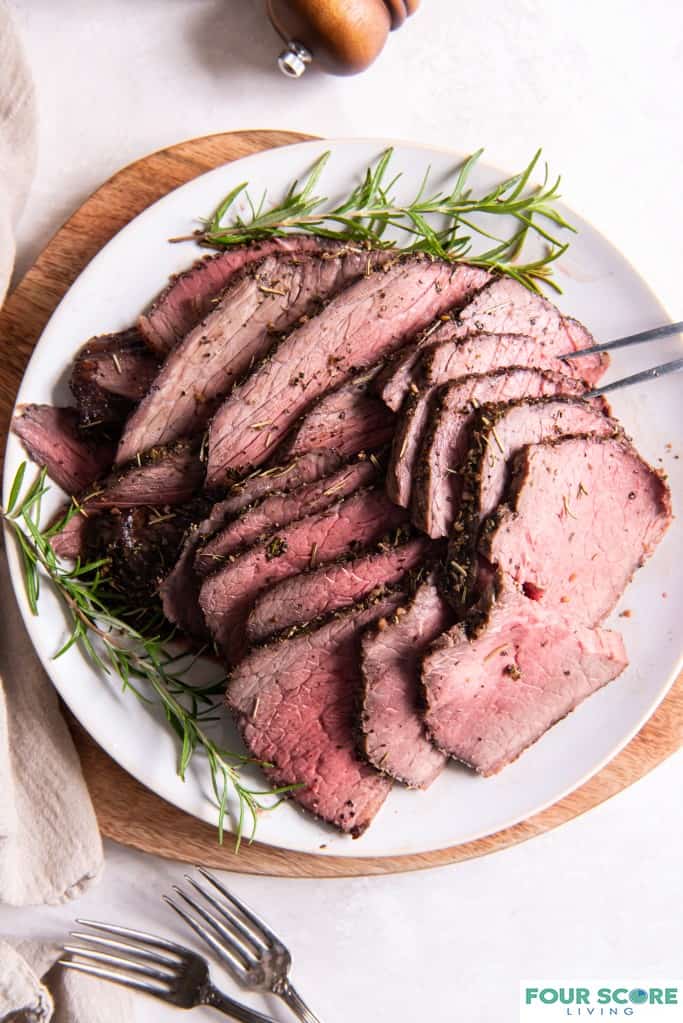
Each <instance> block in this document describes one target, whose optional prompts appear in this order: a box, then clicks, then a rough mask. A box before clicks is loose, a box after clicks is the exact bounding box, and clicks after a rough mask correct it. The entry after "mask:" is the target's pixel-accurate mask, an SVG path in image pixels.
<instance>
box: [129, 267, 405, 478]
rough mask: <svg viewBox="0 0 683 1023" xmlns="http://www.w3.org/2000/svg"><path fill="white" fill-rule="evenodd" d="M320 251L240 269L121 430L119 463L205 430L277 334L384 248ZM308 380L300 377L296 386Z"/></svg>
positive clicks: (314, 307) (362, 269)
mask: <svg viewBox="0 0 683 1023" xmlns="http://www.w3.org/2000/svg"><path fill="white" fill-rule="evenodd" d="M341 252H342V253H343V254H341V255H339V256H334V257H333V258H328V259H325V258H324V257H323V256H304V257H303V258H301V259H293V258H292V257H291V256H289V255H271V256H268V257H267V258H266V259H265V260H263V262H261V263H257V264H255V265H254V266H249V267H247V269H246V270H243V271H241V272H240V274H239V276H238V277H237V278H236V279H235V281H234V282H233V283H232V284H231V286H230V287H229V288H228V289H227V290H226V291H225V292H224V293H223V294H222V296H221V298H220V301H219V302H217V304H216V305H215V306H214V307H213V309H212V311H211V312H210V313H208V315H207V316H206V317H205V318H204V319H203V320H201V321H200V323H198V324H197V326H196V327H195V328H194V329H193V330H191V331H190V333H189V334H188V335H187V336H186V337H185V338H184V339H183V340H182V341H181V342H180V344H178V345H177V346H176V347H175V348H174V349H173V350H172V351H171V352H170V354H169V355H168V357H167V359H166V362H165V363H164V365H163V367H162V369H161V371H160V373H159V374H158V376H157V378H156V380H155V381H154V384H153V385H152V388H151V390H150V391H149V393H148V395H147V397H146V398H144V399H143V401H142V402H141V403H140V405H139V406H138V408H137V409H136V411H135V412H134V413H133V415H132V416H131V417H130V419H129V420H128V422H127V423H126V426H125V428H124V431H123V435H122V437H121V442H120V444H119V449H118V452H117V456H116V457H117V460H118V462H119V463H121V462H126V461H128V460H129V459H131V458H134V457H135V456H136V455H137V454H138V452H141V451H147V450H149V448H151V447H154V445H156V444H168V443H169V442H171V441H173V440H176V439H177V438H179V437H185V436H191V435H193V434H197V433H198V432H200V431H201V430H202V429H203V427H204V426H205V425H206V423H207V422H208V421H209V419H210V418H211V416H212V414H213V412H214V411H215V409H216V408H217V407H218V405H219V404H220V402H221V400H222V399H223V398H224V397H225V396H226V395H227V394H228V392H229V391H230V389H231V388H232V386H233V385H234V384H235V382H236V381H237V380H239V379H240V378H241V377H242V376H243V375H244V373H246V371H247V370H248V369H249V368H250V367H251V366H253V364H254V362H256V361H258V360H259V359H262V358H263V357H264V356H265V355H266V353H267V352H268V351H269V349H270V348H271V346H272V345H273V341H274V335H275V334H276V333H277V332H280V331H285V330H288V329H290V328H291V327H292V326H293V325H294V324H295V323H296V322H297V320H300V319H301V318H302V317H303V318H304V319H306V318H307V317H309V316H311V315H312V314H313V313H314V312H317V311H318V309H319V308H320V305H321V303H322V302H323V301H324V300H326V299H328V298H330V297H331V296H332V295H335V294H336V293H337V292H339V291H340V290H341V289H342V288H343V287H344V286H345V285H347V284H349V283H350V282H351V281H354V280H357V279H358V278H359V277H362V276H363V275H364V274H365V273H366V272H367V271H368V266H370V268H373V267H375V266H377V265H381V264H382V263H383V262H386V260H387V259H388V255H387V253H386V252H380V253H372V252H366V251H354V252H346V251H345V250H341ZM307 383H308V381H307V380H306V379H303V378H302V379H300V380H298V381H297V386H298V388H299V390H301V389H302V388H303V389H305V388H306V386H307Z"/></svg>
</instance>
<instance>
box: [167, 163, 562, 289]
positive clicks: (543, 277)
mask: <svg viewBox="0 0 683 1023" xmlns="http://www.w3.org/2000/svg"><path fill="white" fill-rule="evenodd" d="M482 152H483V150H481V149H480V150H478V151H477V152H476V153H474V154H473V155H472V156H470V157H469V158H468V159H467V160H465V162H464V163H463V164H462V166H460V167H459V168H458V170H457V172H456V175H455V178H454V180H453V183H452V185H451V186H450V188H447V189H445V190H440V191H436V192H432V193H430V190H429V187H428V186H429V175H430V171H429V169H428V170H427V171H426V173H425V175H424V177H423V179H422V182H421V183H420V186H419V188H418V190H417V193H416V194H415V196H414V198H413V199H412V201H410V202H408V203H401V202H399V201H398V200H397V199H396V198H395V195H394V189H395V186H396V183H397V182H398V181H399V179H400V178H401V177H402V175H401V174H400V173H397V174H394V173H393V171H392V170H391V161H392V157H393V149H387V150H386V151H385V152H384V153H383V154H382V155H381V156H380V158H379V159H378V161H377V162H376V164H374V165H373V166H371V167H368V168H367V170H366V171H365V173H364V175H363V178H362V180H361V182H360V184H358V185H357V186H356V187H355V188H354V189H353V190H352V191H351V193H350V194H349V196H348V197H347V198H346V199H345V200H343V201H342V202H341V203H337V204H336V205H330V204H329V202H328V199H327V198H326V197H325V196H322V195H318V194H317V187H318V183H319V181H320V178H321V175H322V172H323V170H324V168H325V166H326V164H327V162H328V160H329V159H330V155H331V154H330V152H329V151H328V152H326V153H323V155H322V156H320V157H319V158H318V159H317V160H316V162H315V163H314V165H313V167H312V168H311V170H310V172H309V174H308V176H307V177H306V179H305V180H304V181H303V182H302V183H301V184H300V183H299V182H298V181H295V182H294V183H293V184H292V185H291V187H290V188H289V190H288V192H287V194H286V195H285V197H284V199H283V200H282V201H281V202H279V203H274V204H272V205H270V206H267V205H266V199H267V195H266V193H265V192H264V194H263V195H262V197H261V199H260V201H259V202H258V203H257V204H256V203H255V202H254V200H253V199H252V197H251V195H250V194H249V192H248V183H247V182H242V184H240V185H237V187H236V188H233V190H232V191H231V192H230V193H229V194H228V195H227V196H226V197H225V198H224V199H223V201H222V202H221V203H220V204H219V205H218V207H217V208H216V209H215V210H214V212H213V214H212V215H211V216H210V217H209V218H208V219H207V220H206V221H205V222H204V228H203V230H201V231H199V232H197V234H196V235H193V236H192V237H193V238H195V239H196V240H198V241H199V242H200V244H203V245H208V246H211V247H213V248H226V247H229V246H231V245H243V244H245V243H247V242H251V241H258V240H262V239H264V238H273V237H284V236H286V235H288V234H291V233H296V232H304V233H310V234H317V235H321V236H323V237H328V238H342V239H347V240H349V241H354V242H357V243H361V244H365V245H372V246H375V247H376V246H381V247H392V246H394V245H395V244H396V242H395V241H388V240H387V239H386V237H385V233H386V231H387V229H388V228H392V229H394V230H396V229H398V230H399V231H401V232H403V233H404V234H405V235H406V239H405V245H403V246H402V248H403V249H404V250H405V251H421V252H427V253H429V254H430V255H432V256H434V257H437V258H440V259H451V260H460V261H465V260H466V261H467V262H469V263H473V264H475V265H477V266H482V267H486V268H488V269H491V270H494V271H497V272H499V273H502V274H507V275H509V276H511V277H514V278H515V280H518V281H519V282H520V283H521V284H524V285H525V286H526V287H528V288H530V289H532V290H534V291H538V290H539V287H538V286H539V283H540V282H544V283H546V284H549V285H550V286H551V287H553V288H554V289H555V290H556V291H559V290H560V288H559V285H558V284H557V283H556V281H554V280H553V278H552V272H553V265H554V263H555V261H556V260H557V259H558V258H559V257H560V256H561V255H562V254H563V252H565V251H566V249H567V243H563V242H562V241H560V240H559V239H558V238H557V237H556V235H555V234H554V233H553V232H554V230H555V228H561V229H568V230H572V231H573V230H574V229H573V228H572V227H571V225H570V224H568V223H567V221H566V220H565V218H564V217H563V216H562V214H561V213H560V212H559V210H558V209H557V207H556V206H555V202H556V200H557V199H558V198H559V186H560V178H559V177H558V178H557V179H554V180H553V179H550V177H549V174H548V167H547V164H546V167H545V176H544V179H543V183H542V184H541V185H539V186H537V187H535V188H534V187H531V186H530V184H529V182H530V179H531V176H532V174H533V172H534V170H535V169H536V167H537V165H538V162H539V160H540V157H541V150H540V149H539V150H538V152H537V153H536V154H535V155H534V157H533V159H532V160H531V161H530V162H529V164H528V165H527V166H526V167H525V168H524V170H523V171H521V172H520V173H519V174H515V175H513V176H512V177H510V178H506V179H504V180H503V181H501V182H499V184H497V185H495V186H494V187H493V188H491V189H489V190H488V191H485V192H484V193H482V194H480V195H475V194H473V192H472V189H471V188H470V187H469V184H468V183H469V180H470V177H471V175H472V171H473V169H474V168H475V166H476V164H477V162H478V160H479V158H480V157H481V154H482ZM238 200H242V206H243V207H244V203H245V202H246V207H247V209H248V214H247V215H243V214H242V213H241V212H239V210H238V208H237V207H236V206H235V204H236V203H237V202H238ZM482 215H483V216H482ZM501 217H508V218H511V222H512V226H511V228H510V229H509V230H508V231H507V232H505V231H504V232H503V236H501V235H499V234H497V233H492V232H491V231H489V230H488V227H489V226H490V225H491V223H492V222H491V219H490V218H494V221H493V222H494V223H497V222H496V218H501ZM533 235H535V236H536V237H537V238H538V239H540V240H541V241H542V242H543V244H544V246H545V252H544V254H543V255H542V256H540V257H539V258H537V259H534V260H530V261H528V262H521V261H520V257H521V254H522V250H523V248H524V246H525V244H526V242H527V240H528V238H529V237H530V236H533ZM475 239H476V240H481V239H486V240H487V241H493V242H494V243H495V244H494V245H493V246H489V247H488V248H485V249H484V250H483V251H476V250H475V245H474V242H475ZM175 240H178V241H179V240H181V239H175Z"/></svg>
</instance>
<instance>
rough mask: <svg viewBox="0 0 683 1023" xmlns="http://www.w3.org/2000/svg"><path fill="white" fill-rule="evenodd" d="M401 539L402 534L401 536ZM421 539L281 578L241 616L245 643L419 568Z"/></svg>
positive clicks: (424, 551) (429, 549)
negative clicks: (288, 577) (243, 623)
mask: <svg viewBox="0 0 683 1023" xmlns="http://www.w3.org/2000/svg"><path fill="white" fill-rule="evenodd" d="M401 539H402V537H401ZM433 548H434V545H433V544H430V541H429V540H426V539H424V538H422V539H416V540H409V541H408V543H401V542H399V544H398V545H389V544H388V545H386V547H385V549H384V550H379V551H377V552H373V553H371V554H365V555H363V556H362V557H360V558H354V559H352V560H350V561H349V560H346V561H338V562H334V563H333V564H329V565H322V566H321V567H320V568H316V569H311V570H310V571H308V572H302V573H301V574H300V575H296V576H293V577H292V578H291V579H284V580H283V581H282V582H280V583H276V584H275V586H272V587H271V588H270V589H268V590H266V591H265V592H264V593H262V594H261V596H260V597H258V598H257V600H256V603H255V604H254V609H253V611H252V612H251V614H250V615H249V618H248V620H247V635H248V637H249V641H250V642H251V643H263V642H264V641H265V640H268V639H270V638H271V637H272V636H274V635H276V633H278V632H284V631H285V630H291V629H293V628H295V627H297V626H300V625H305V624H307V623H308V622H312V621H314V620H315V619H316V618H322V617H326V616H327V615H330V614H332V612H334V611H338V610H339V609H340V608H343V607H348V606H349V605H350V604H357V603H359V602H360V601H363V600H365V599H366V598H367V597H369V596H370V594H372V593H375V592H382V590H383V589H384V588H385V587H387V586H393V585H394V584H395V583H398V581H399V580H400V579H401V578H402V577H403V576H404V575H405V573H406V572H410V571H412V570H414V569H417V568H419V567H420V566H421V565H422V562H423V561H424V560H425V559H426V558H428V557H429V556H430V554H433V552H434V551H433Z"/></svg>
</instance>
